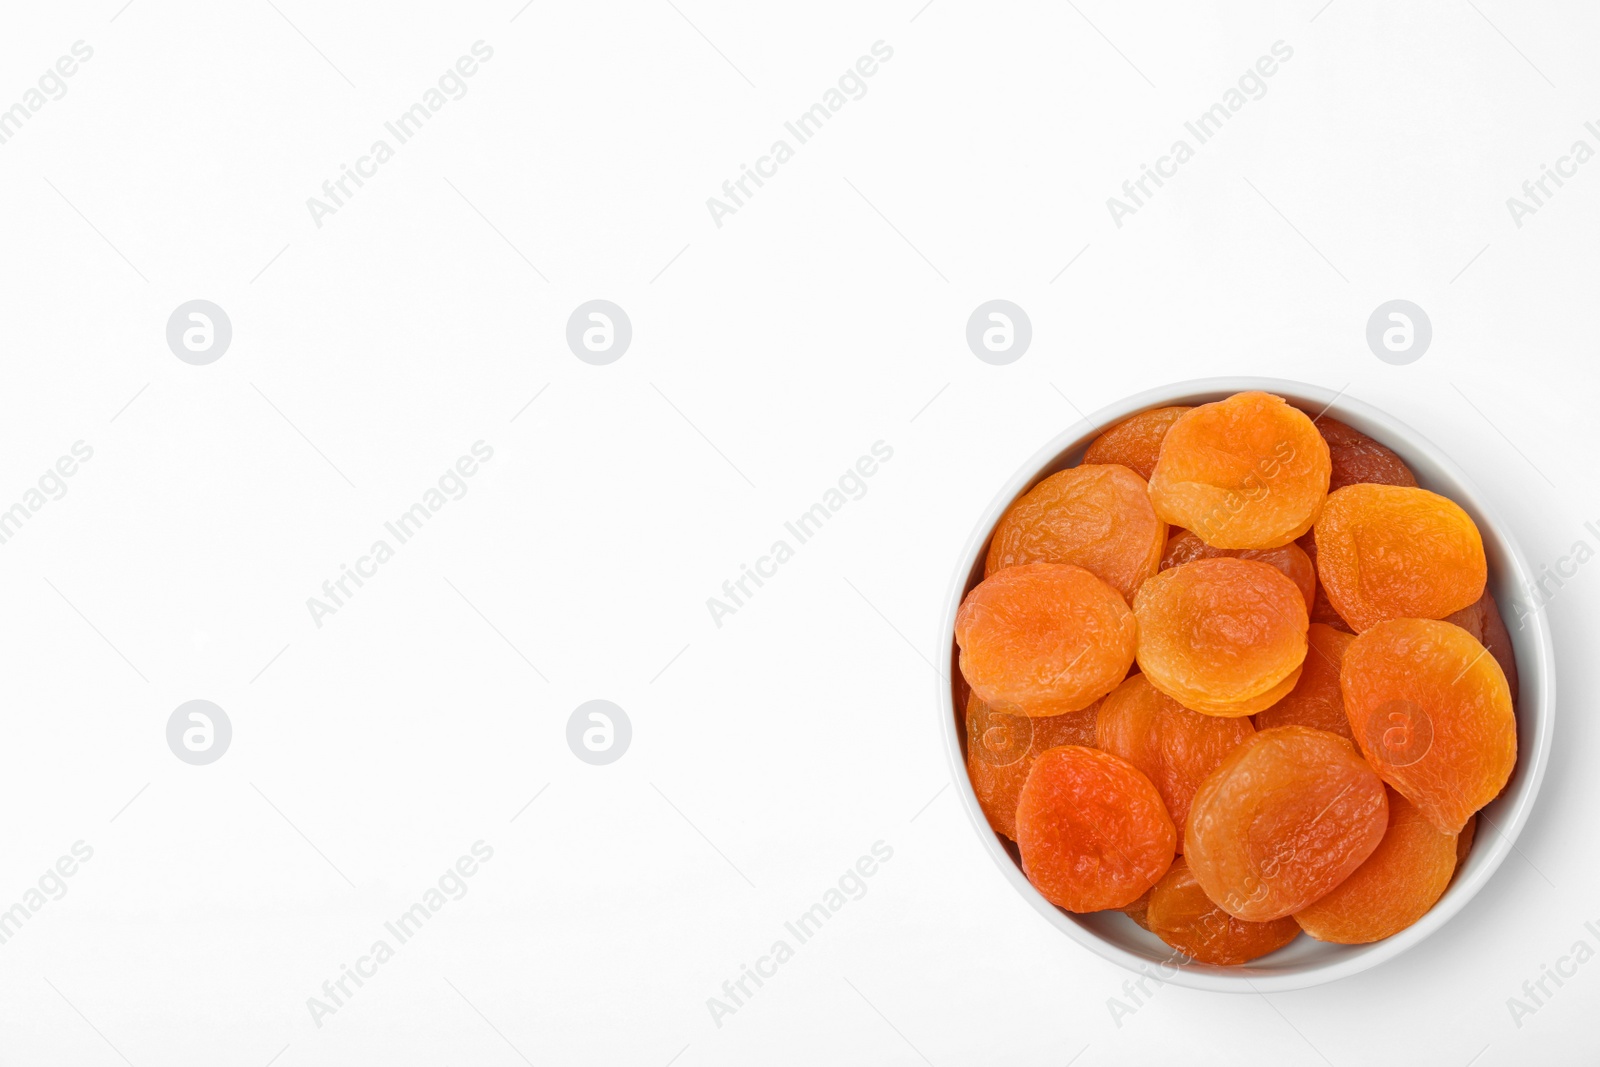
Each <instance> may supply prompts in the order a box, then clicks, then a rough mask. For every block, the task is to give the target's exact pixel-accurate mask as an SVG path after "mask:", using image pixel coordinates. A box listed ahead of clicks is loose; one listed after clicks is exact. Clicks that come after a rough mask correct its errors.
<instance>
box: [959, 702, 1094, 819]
mask: <svg viewBox="0 0 1600 1067" xmlns="http://www.w3.org/2000/svg"><path fill="white" fill-rule="evenodd" d="M1099 712H1100V704H1099V702H1096V703H1094V704H1091V705H1089V706H1088V707H1087V708H1084V709H1083V710H1082V711H1072V712H1068V713H1067V714H1065V715H1045V716H1041V717H1039V718H1037V719H1035V718H1029V717H1028V716H1026V715H1008V714H1006V713H1005V712H1001V711H995V710H993V709H992V708H990V707H989V705H987V704H985V703H984V702H983V701H981V700H979V699H978V697H977V694H975V693H974V694H972V695H970V696H968V697H967V777H968V778H970V779H971V780H972V791H973V792H974V793H975V794H977V797H978V806H979V807H981V808H982V809H983V814H984V817H985V818H987V819H988V820H989V826H990V827H991V828H993V829H994V831H995V832H996V833H999V834H1004V835H1005V836H1006V837H1009V838H1011V839H1012V840H1013V841H1014V840H1016V837H1017V798H1018V797H1019V796H1021V795H1022V783H1023V782H1025V781H1027V780H1028V771H1029V770H1031V769H1032V768H1033V761H1034V760H1035V759H1037V758H1038V756H1039V753H1041V752H1043V751H1045V750H1046V749H1050V748H1055V747H1056V746H1057V745H1089V746H1093V745H1094V743H1095V736H1094V729H1095V721H1096V718H1097V717H1098V715H1099Z"/></svg>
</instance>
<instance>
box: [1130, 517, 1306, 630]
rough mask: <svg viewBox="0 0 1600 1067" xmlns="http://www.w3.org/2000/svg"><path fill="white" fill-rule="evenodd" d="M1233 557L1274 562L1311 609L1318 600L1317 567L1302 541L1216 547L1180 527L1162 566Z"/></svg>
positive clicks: (1163, 556)
mask: <svg viewBox="0 0 1600 1067" xmlns="http://www.w3.org/2000/svg"><path fill="white" fill-rule="evenodd" d="M1221 556H1232V557H1234V558H1235V559H1255V560H1260V561H1261V562H1262V563H1267V564H1270V565H1271V566H1274V567H1276V568H1278V569H1279V570H1280V571H1282V572H1283V574H1284V577H1286V578H1288V579H1289V580H1290V581H1291V582H1293V583H1294V584H1295V585H1297V586H1299V587H1300V594H1301V595H1302V596H1304V597H1305V598H1306V610H1307V611H1310V610H1311V608H1312V605H1313V604H1315V603H1316V599H1317V568H1316V565H1315V564H1314V563H1312V562H1311V557H1310V556H1308V555H1307V554H1306V552H1305V550H1304V549H1302V548H1301V547H1300V545H1299V544H1298V543H1291V544H1287V545H1280V546H1278V547H1277V548H1213V547H1211V546H1210V545H1208V544H1206V543H1205V542H1204V541H1202V540H1200V538H1199V537H1197V536H1196V535H1195V534H1193V533H1192V532H1190V531H1188V530H1179V531H1178V532H1177V533H1175V534H1173V535H1172V537H1171V538H1169V539H1168V540H1167V550H1166V551H1165V552H1163V553H1162V554H1161V569H1162V570H1166V569H1167V568H1168V567H1176V566H1178V565H1179V564H1180V563H1188V562H1190V561H1191V560H1196V559H1217V558H1218V557H1221Z"/></svg>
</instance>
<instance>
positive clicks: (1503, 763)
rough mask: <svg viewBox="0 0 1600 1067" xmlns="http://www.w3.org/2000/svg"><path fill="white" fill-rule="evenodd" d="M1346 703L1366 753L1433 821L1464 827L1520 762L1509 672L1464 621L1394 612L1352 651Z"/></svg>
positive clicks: (1344, 681)
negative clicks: (1396, 615)
mask: <svg viewBox="0 0 1600 1067" xmlns="http://www.w3.org/2000/svg"><path fill="white" fill-rule="evenodd" d="M1339 680H1340V686H1341V688H1342V689H1343V692H1344V707H1345V712H1346V713H1347V714H1348V715H1349V716H1350V728H1351V730H1352V732H1354V734H1355V738H1356V744H1358V745H1360V746H1361V751H1362V753H1363V754H1364V755H1365V756H1366V757H1367V761H1368V762H1369V763H1371V764H1372V766H1373V767H1374V768H1376V770H1377V772H1378V773H1379V774H1381V775H1382V776H1383V780H1384V781H1386V782H1388V783H1389V784H1390V785H1392V786H1394V787H1395V789H1396V790H1398V791H1399V792H1400V794H1401V795H1402V796H1404V797H1405V798H1406V799H1407V800H1409V801H1411V802H1412V803H1413V804H1415V805H1416V806H1417V807H1418V809H1420V810H1421V812H1422V814H1423V815H1424V816H1426V817H1427V819H1428V821H1429V822H1431V823H1433V825H1434V826H1436V827H1438V828H1439V829H1440V830H1443V831H1445V832H1447V833H1452V834H1454V833H1459V832H1460V830H1461V827H1462V826H1463V825H1464V824H1465V823H1466V821H1467V818H1468V816H1470V815H1471V814H1472V813H1473V812H1475V811H1477V810H1478V809H1479V808H1481V807H1483V806H1484V805H1485V804H1487V803H1489V801H1491V800H1493V799H1494V798H1495V796H1496V795H1497V794H1498V793H1499V792H1500V790H1501V789H1502V788H1504V786H1505V784H1506V781H1507V780H1508V779H1509V778H1510V777H1511V769H1512V767H1514V766H1515V765H1516V762H1517V723H1516V717H1515V716H1514V715H1513V714H1512V711H1511V691H1510V689H1509V688H1508V687H1507V685H1506V676H1505V673H1504V672H1503V671H1501V670H1500V665H1499V664H1498V663H1496V662H1495V659H1494V657H1493V656H1491V655H1490V654H1489V651H1488V649H1486V648H1484V647H1483V646H1482V645H1480V644H1479V643H1478V642H1476V641H1474V640H1473V639H1472V635H1471V634H1469V633H1467V632H1466V631H1465V630H1463V629H1462V628H1461V627H1459V626H1453V625H1451V624H1450V623H1447V622H1437V621H1434V620H1431V619H1394V620H1391V621H1389V622H1380V623H1378V624H1377V625H1376V626H1373V627H1372V628H1370V629H1368V630H1367V631H1365V632H1364V633H1362V634H1361V635H1360V636H1358V637H1357V638H1356V639H1355V640H1354V641H1352V642H1351V643H1350V647H1349V648H1347V649H1346V650H1345V654H1344V665H1343V666H1342V668H1341V669H1340V672H1339Z"/></svg>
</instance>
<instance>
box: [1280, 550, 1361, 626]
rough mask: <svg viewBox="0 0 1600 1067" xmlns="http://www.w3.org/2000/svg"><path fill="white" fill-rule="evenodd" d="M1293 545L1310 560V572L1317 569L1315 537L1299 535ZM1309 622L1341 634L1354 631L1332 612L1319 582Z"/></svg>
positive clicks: (1341, 617)
mask: <svg viewBox="0 0 1600 1067" xmlns="http://www.w3.org/2000/svg"><path fill="white" fill-rule="evenodd" d="M1294 543H1295V544H1297V545H1299V546H1300V548H1301V550H1302V551H1304V552H1305V554H1306V557H1307V558H1308V559H1310V560H1311V569H1312V570H1316V569H1317V538H1316V535H1315V534H1314V533H1304V534H1301V535H1300V536H1299V537H1298V538H1296V539H1295V542H1294ZM1311 621H1312V622H1320V623H1322V624H1323V625H1325V626H1331V627H1333V628H1334V629H1335V630H1339V631H1341V632H1343V633H1347V634H1353V633H1355V631H1354V630H1352V629H1350V624H1349V623H1347V622H1345V621H1344V617H1343V616H1342V615H1340V614H1339V613H1338V612H1337V611H1335V610H1334V607H1333V602H1332V601H1330V600H1329V599H1328V591H1327V590H1326V589H1324V588H1322V582H1321V581H1318V582H1317V596H1316V599H1315V600H1313V601H1312V602H1311Z"/></svg>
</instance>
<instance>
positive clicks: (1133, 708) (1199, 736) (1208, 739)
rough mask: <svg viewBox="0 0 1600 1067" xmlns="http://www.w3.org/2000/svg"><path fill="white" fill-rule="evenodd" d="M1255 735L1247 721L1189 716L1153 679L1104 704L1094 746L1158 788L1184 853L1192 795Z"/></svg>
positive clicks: (1139, 678) (1118, 691)
mask: <svg viewBox="0 0 1600 1067" xmlns="http://www.w3.org/2000/svg"><path fill="white" fill-rule="evenodd" d="M1253 733H1255V727H1253V726H1252V725H1251V724H1250V720H1249V719H1248V718H1242V717H1241V718H1237V719H1225V718H1220V717H1218V716H1215V715H1201V714H1200V713H1198V712H1194V711H1190V710H1189V709H1188V708H1186V707H1184V706H1183V705H1182V704H1179V703H1178V702H1177V701H1176V700H1173V699H1172V698H1171V697H1169V696H1167V695H1166V694H1165V693H1163V692H1161V691H1160V690H1159V689H1157V688H1156V687H1155V686H1153V685H1151V684H1150V679H1148V678H1146V677H1145V676H1144V675H1142V674H1135V675H1133V676H1132V677H1131V678H1129V679H1127V680H1126V681H1125V682H1123V683H1122V684H1121V685H1119V686H1117V687H1116V688H1115V689H1113V690H1112V691H1111V692H1110V693H1109V694H1107V695H1106V697H1105V699H1104V700H1102V701H1100V713H1099V716H1098V718H1097V719H1096V723H1095V745H1096V747H1098V748H1101V749H1104V750H1105V751H1107V752H1110V753H1111V754H1113V755H1116V756H1121V757H1122V758H1123V759H1125V760H1127V761H1128V762H1129V763H1131V764H1133V765H1134V766H1135V767H1137V768H1139V770H1141V771H1143V772H1144V775H1145V777H1147V778H1149V779H1150V781H1151V782H1152V783H1153V784H1154V785H1155V787H1156V792H1158V793H1160V794H1161V799H1162V801H1163V802H1165V803H1166V805H1167V814H1169V815H1171V816H1172V822H1173V825H1175V826H1176V827H1177V829H1178V843H1177V846H1176V847H1177V851H1179V852H1182V851H1183V827H1184V823H1185V822H1186V821H1187V820H1188V818H1189V801H1190V799H1191V798H1193V796H1194V791H1195V790H1196V789H1198V788H1200V783H1201V782H1203V781H1205V777H1206V775H1208V774H1210V773H1211V772H1212V771H1213V770H1215V769H1216V767H1217V764H1219V763H1221V762H1222V758H1223V757H1224V756H1226V755H1227V754H1228V753H1229V752H1232V751H1233V750H1234V749H1235V748H1237V747H1238V746H1239V743H1240V742H1242V741H1243V740H1244V739H1245V738H1247V737H1249V736H1250V735H1251V734H1253Z"/></svg>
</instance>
